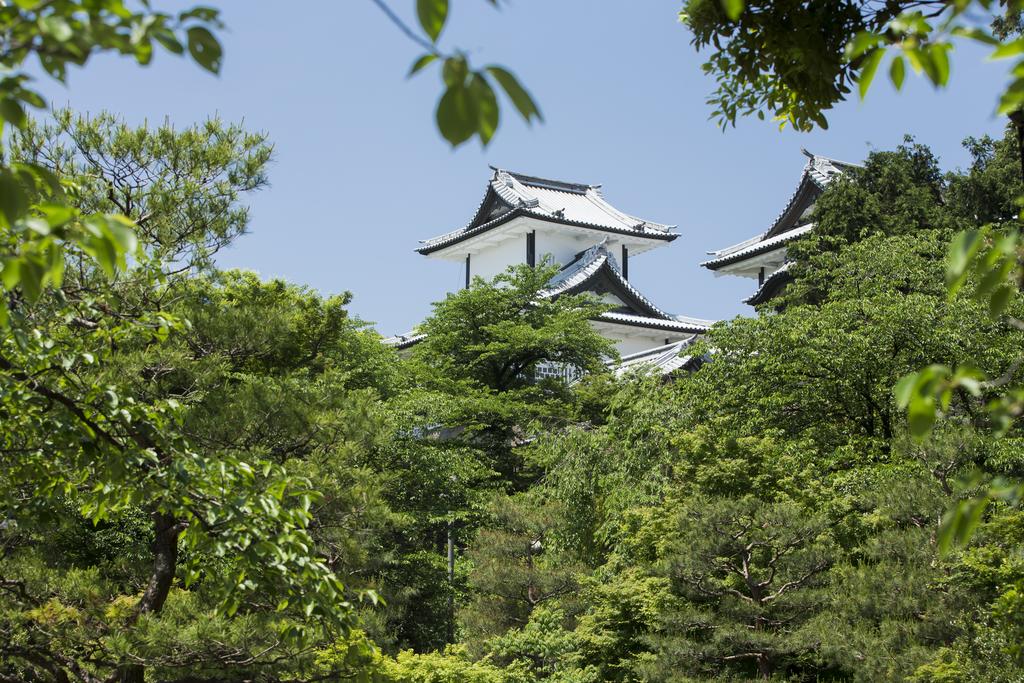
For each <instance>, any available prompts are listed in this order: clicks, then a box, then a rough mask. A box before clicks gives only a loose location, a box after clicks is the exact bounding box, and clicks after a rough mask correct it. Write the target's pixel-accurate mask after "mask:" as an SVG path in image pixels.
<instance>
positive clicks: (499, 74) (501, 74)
mask: <svg viewBox="0 0 1024 683" xmlns="http://www.w3.org/2000/svg"><path fill="white" fill-rule="evenodd" d="M487 72H488V73H489V74H491V75H492V76H494V80H496V81H497V82H498V84H499V85H500V86H501V87H502V89H503V90H504V91H505V94H507V95H508V97H509V99H510V100H512V104H514V105H515V107H516V109H518V110H519V114H520V115H521V116H522V117H523V119H525V120H526V122H527V123H530V122H531V121H532V120H533V119H534V118H536V119H537V120H538V121H543V120H544V117H543V116H541V113H540V109H538V108H537V103H536V102H534V101H533V98H532V97H531V96H530V93H528V92H527V91H526V89H525V88H523V86H522V85H520V84H519V81H518V80H517V79H516V77H515V76H513V75H512V74H511V73H509V72H508V71H507V70H506V69H504V68H502V67H500V66H495V65H492V66H488V67H487Z"/></svg>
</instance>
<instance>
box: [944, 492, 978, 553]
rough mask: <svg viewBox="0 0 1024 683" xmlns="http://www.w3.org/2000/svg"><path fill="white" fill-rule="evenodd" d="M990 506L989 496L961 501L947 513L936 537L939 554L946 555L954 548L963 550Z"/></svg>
mask: <svg viewBox="0 0 1024 683" xmlns="http://www.w3.org/2000/svg"><path fill="white" fill-rule="evenodd" d="M988 504H989V499H988V497H987V496H985V497H981V498H970V499H968V500H961V501H960V502H958V503H957V504H956V506H955V507H954V508H953V509H952V510H950V511H949V512H947V513H946V514H945V516H944V517H943V519H942V523H941V524H940V525H939V532H938V534H937V536H936V540H937V542H938V546H939V552H940V553H942V554H946V553H948V552H949V551H950V550H952V549H953V548H954V547H956V548H962V547H963V546H965V545H967V542H968V541H969V540H970V539H971V535H972V534H973V533H974V530H975V529H976V528H977V526H978V524H979V523H980V522H981V518H982V516H983V515H984V514H985V509H986V508H987V507H988Z"/></svg>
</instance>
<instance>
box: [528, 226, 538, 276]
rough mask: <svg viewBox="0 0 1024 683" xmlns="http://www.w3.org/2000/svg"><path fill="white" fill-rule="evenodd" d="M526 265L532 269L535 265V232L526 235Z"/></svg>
mask: <svg viewBox="0 0 1024 683" xmlns="http://www.w3.org/2000/svg"><path fill="white" fill-rule="evenodd" d="M526 265H528V266H530V267H531V268H533V267H534V266H536V265H537V231H536V230H531V231H530V232H528V233H526Z"/></svg>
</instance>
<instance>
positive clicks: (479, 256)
mask: <svg viewBox="0 0 1024 683" xmlns="http://www.w3.org/2000/svg"><path fill="white" fill-rule="evenodd" d="M516 263H526V236H525V235H521V234H520V235H509V238H508V239H506V240H502V241H501V242H499V243H498V244H495V245H491V246H488V247H487V248H486V249H484V250H483V251H480V252H478V253H475V254H471V255H470V257H469V274H470V277H471V278H472V277H477V276H480V277H482V278H484V279H485V280H490V279H491V278H493V277H494V276H495V275H498V274H499V273H503V272H505V269H506V268H508V267H509V266H511V265H514V264H516Z"/></svg>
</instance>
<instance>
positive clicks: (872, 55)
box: [857, 48, 885, 100]
mask: <svg viewBox="0 0 1024 683" xmlns="http://www.w3.org/2000/svg"><path fill="white" fill-rule="evenodd" d="M884 55H885V50H882V49H881V48H875V49H874V50H872V51H871V52H869V53H868V54H867V56H866V57H865V58H864V63H863V64H861V67H860V73H859V74H858V75H857V87H858V89H859V91H860V98H861V99H862V100H863V99H864V97H865V96H866V95H867V94H868V88H870V87H871V81H873V80H874V78H875V72H876V71H878V65H879V64H880V63H881V61H882V57H883V56H884Z"/></svg>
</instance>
